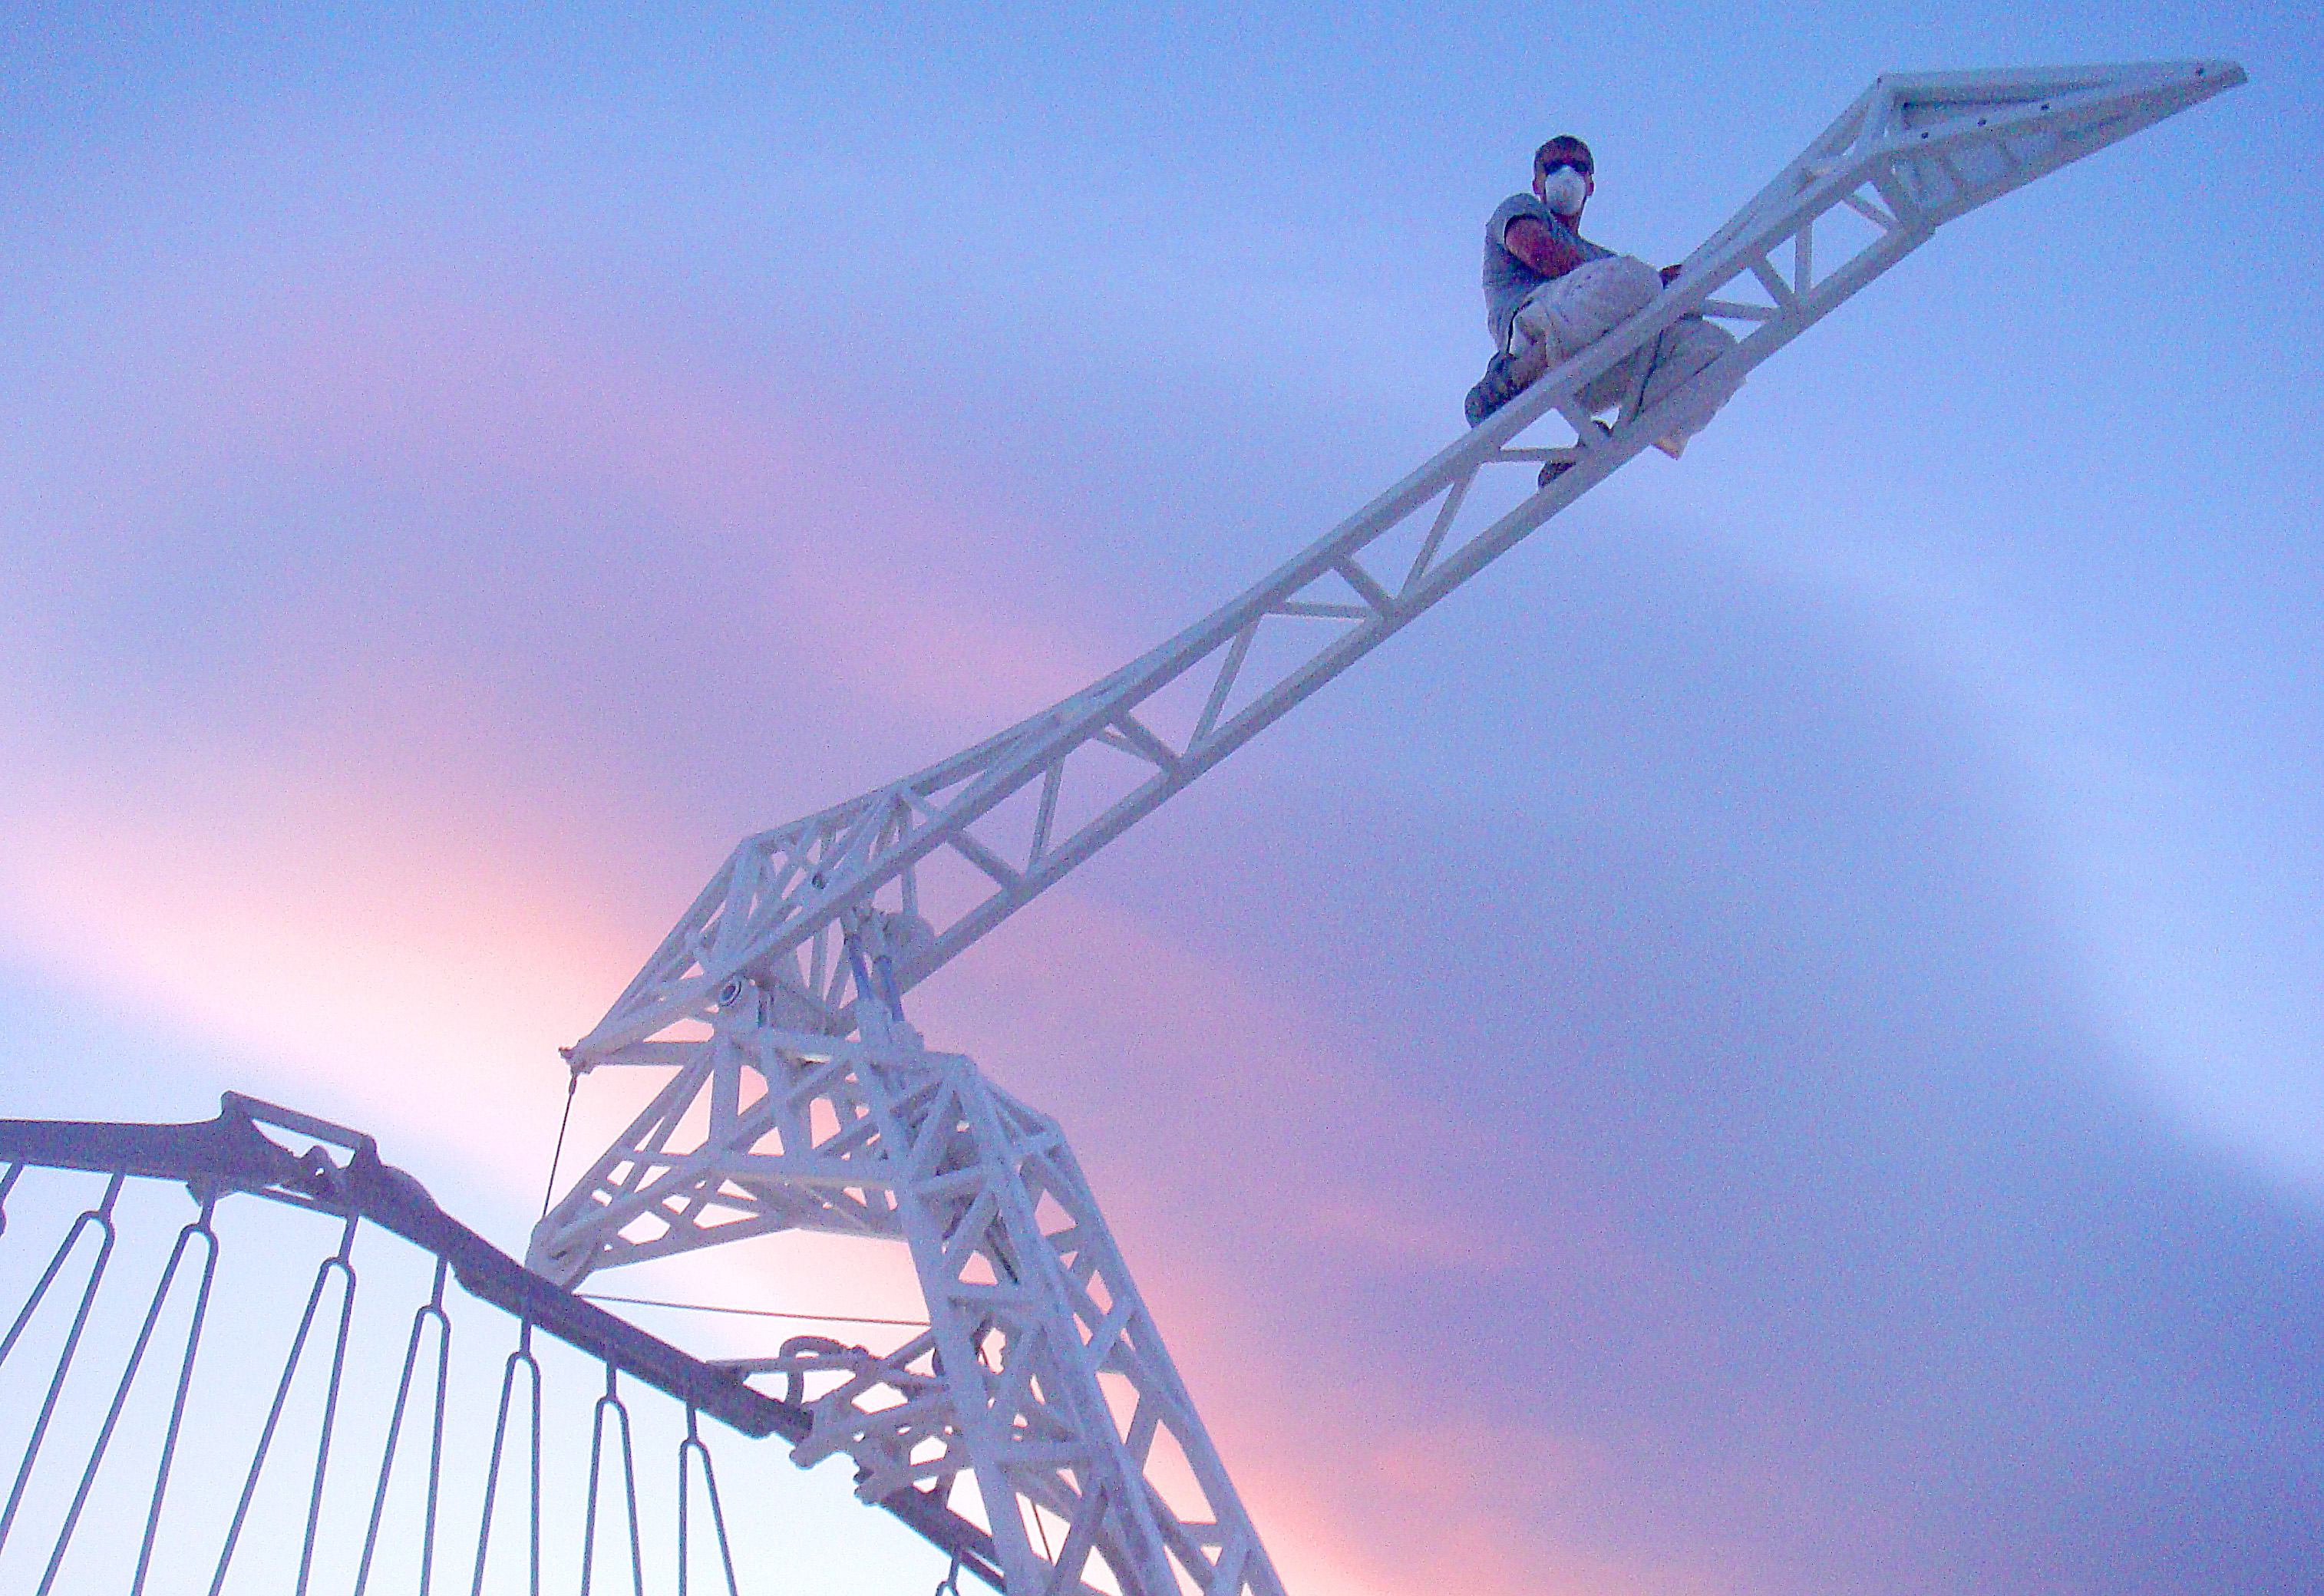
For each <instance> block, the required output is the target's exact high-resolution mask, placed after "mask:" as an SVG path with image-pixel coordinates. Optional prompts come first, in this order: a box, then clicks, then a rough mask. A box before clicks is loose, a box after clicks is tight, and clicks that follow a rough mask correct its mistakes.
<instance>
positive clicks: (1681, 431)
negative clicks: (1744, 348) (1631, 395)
mask: <svg viewBox="0 0 2324 1596" xmlns="http://www.w3.org/2000/svg"><path fill="white" fill-rule="evenodd" d="M1734 347H1735V337H1734V335H1733V334H1731V333H1729V332H1728V330H1727V329H1726V328H1724V327H1720V326H1712V325H1711V323H1709V322H1707V321H1705V320H1703V319H1702V318H1701V316H1681V317H1680V318H1679V319H1678V320H1676V321H1674V322H1673V323H1672V324H1671V325H1670V327H1669V328H1668V330H1666V331H1665V333H1664V334H1663V335H1662V341H1661V346H1660V348H1659V350H1658V351H1657V350H1655V349H1653V348H1652V347H1650V348H1649V351H1648V353H1650V354H1651V355H1652V356H1653V357H1654V362H1655V363H1654V369H1653V370H1652V371H1649V372H1648V373H1647V374H1646V392H1645V394H1644V395H1642V396H1641V398H1640V401H1639V403H1640V408H1641V409H1642V410H1651V409H1653V408H1655V406H1656V405H1658V404H1660V403H1662V401H1663V400H1664V399H1665V398H1667V397H1668V396H1669V395H1670V394H1672V393H1673V392H1674V391H1676V390H1677V389H1678V388H1679V387H1680V386H1681V385H1682V384H1683V383H1684V382H1685V381H1687V380H1688V379H1689V378H1691V377H1692V376H1693V375H1694V374H1695V373H1696V372H1697V371H1701V370H1702V369H1703V368H1704V367H1705V366H1708V365H1709V364H1711V362H1713V361H1715V360H1717V359H1718V358H1719V357H1720V355H1722V354H1725V353H1727V352H1728V351H1729V350H1730V349H1732V348H1734ZM1733 392H1734V390H1732V389H1729V390H1728V391H1727V392H1726V393H1720V394H1713V395H1710V396H1707V397H1704V396H1698V397H1696V398H1695V399H1692V400H1690V401H1689V402H1688V403H1687V405H1686V406H1685V407H1684V408H1683V409H1682V410H1680V411H1678V412H1676V413H1675V414H1674V415H1673V416H1672V417H1671V418H1670V419H1669V421H1668V422H1667V423H1666V424H1665V427H1664V429H1663V435H1662V436H1661V437H1659V438H1657V439H1656V440H1655V447H1657V448H1659V449H1661V450H1662V451H1663V453H1664V454H1668V455H1670V456H1671V457H1672V458H1673V459H1676V458H1677V457H1678V455H1679V453H1680V451H1682V450H1683V449H1684V448H1685V447H1686V441H1687V439H1689V438H1691V437H1692V436H1694V435H1695V434H1696V433H1698V432H1701V430H1702V429H1703V428H1704V427H1708V426H1710V425H1711V417H1713V416H1714V415H1716V414H1718V412H1719V407H1720V406H1721V405H1723V404H1725V403H1726V402H1727V400H1728V399H1729V397H1730V396H1731V395H1732V393H1733Z"/></svg>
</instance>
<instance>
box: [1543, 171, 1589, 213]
mask: <svg viewBox="0 0 2324 1596" xmlns="http://www.w3.org/2000/svg"><path fill="white" fill-rule="evenodd" d="M1541 197H1542V200H1543V202H1544V203H1545V204H1546V205H1547V206H1549V208H1550V209H1552V210H1554V211H1555V212H1556V213H1557V214H1558V215H1559V216H1580V215H1581V214H1582V201H1583V200H1585V199H1587V198H1589V197H1590V184H1589V182H1588V181H1587V179H1584V178H1583V177H1582V174H1581V173H1580V172H1578V171H1575V170H1573V169H1572V167H1570V166H1561V167H1559V168H1558V169H1557V170H1555V171H1554V172H1552V173H1550V174H1549V176H1547V177H1545V178H1544V179H1542V180H1541Z"/></svg>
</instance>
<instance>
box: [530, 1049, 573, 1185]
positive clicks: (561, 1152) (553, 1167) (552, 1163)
mask: <svg viewBox="0 0 2324 1596" xmlns="http://www.w3.org/2000/svg"><path fill="white" fill-rule="evenodd" d="M565 1068H566V1069H567V1072H568V1073H567V1075H566V1077H565V1114H564V1116H563V1117H562V1118H560V1119H559V1120H558V1122H557V1151H555V1152H552V1153H550V1154H549V1185H548V1187H547V1188H546V1189H544V1190H543V1191H542V1192H541V1194H540V1216H541V1217H542V1218H543V1219H546V1218H548V1217H549V1201H550V1199H552V1198H553V1197H556V1196H557V1166H558V1165H559V1164H561V1163H563V1162H564V1161H565V1133H566V1132H567V1130H568V1129H570V1128H571V1126H572V1124H573V1094H574V1093H576V1092H577V1091H579V1090H580V1089H581V1066H579V1065H578V1064H576V1063H574V1062H573V1060H572V1059H571V1058H570V1057H569V1056H568V1057H567V1059H566V1060H565Z"/></svg>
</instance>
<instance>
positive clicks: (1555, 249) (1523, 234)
mask: <svg viewBox="0 0 2324 1596" xmlns="http://www.w3.org/2000/svg"><path fill="white" fill-rule="evenodd" d="M1501 243H1504V244H1506V245H1507V246H1508V252H1509V253H1511V254H1513V255H1515V256H1516V257H1517V259H1518V260H1520V261H1524V262H1525V263H1526V265H1528V266H1530V267H1532V268H1533V269H1534V270H1535V271H1538V272H1540V273H1541V274H1542V275H1543V276H1544V277H1563V276H1564V275H1565V274H1566V273H1567V272H1569V271H1572V270H1573V269H1574V268H1575V267H1576V266H1579V265H1581V264H1582V259H1583V256H1582V252H1581V251H1580V250H1578V249H1575V248H1574V247H1573V246H1572V244H1570V243H1566V242H1565V241H1564V240H1563V239H1562V238H1560V237H1558V235H1557V234H1554V233H1552V232H1551V231H1550V230H1549V229H1548V228H1547V227H1545V226H1544V225H1542V223H1541V218H1539V217H1538V216H1519V217H1517V218H1516V219H1515V220H1514V221H1512V222H1511V223H1510V224H1509V225H1508V226H1507V227H1505V228H1503V229H1502V230H1501Z"/></svg>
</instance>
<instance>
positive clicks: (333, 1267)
mask: <svg viewBox="0 0 2324 1596" xmlns="http://www.w3.org/2000/svg"><path fill="white" fill-rule="evenodd" d="M355 1225H356V1218H355V1215H352V1214H350V1215H347V1222H346V1228H344V1229H343V1230H341V1231H340V1232H339V1250H338V1252H336V1253H334V1254H333V1255H332V1256H330V1257H328V1258H326V1259H324V1260H323V1261H322V1263H321V1264H320V1265H319V1266H318V1267H317V1269H316V1270H315V1284H314V1285H313V1287H312V1288H310V1289H309V1291H308V1293H307V1311H306V1312H305V1313H303V1314H301V1315H300V1316H299V1333H298V1335H294V1336H292V1337H291V1351H290V1353H289V1355H288V1356H286V1357H285V1358H284V1359H283V1360H282V1378H281V1380H279V1381H277V1382H276V1384H275V1387H274V1402H273V1405H272V1407H270V1408H268V1409H267V1410H266V1425H265V1427H264V1428H263V1429H262V1430H260V1431H259V1433H258V1447H257V1450H256V1451H254V1452H253V1453H252V1454H251V1458H250V1472H249V1473H247V1474H245V1475H244V1477H243V1481H242V1496H241V1499H240V1500H237V1501H236V1502H235V1507H234V1518H233V1521H232V1522H230V1523H229V1524H228V1525H227V1526H226V1544H225V1545H224V1546H220V1547H219V1548H218V1560H217V1573H214V1574H212V1575H211V1576H210V1588H209V1596H218V1592H219V1591H222V1590H224V1589H225V1588H226V1570H227V1569H228V1568H229V1567H230V1566H231V1565H232V1564H233V1563H234V1554H235V1547H236V1546H238V1545H240V1544H241V1541H242V1529H243V1525H244V1523H245V1522H247V1521H248V1519H249V1518H250V1503H251V1500H252V1499H253V1498H254V1497H255V1496H256V1495H257V1494H258V1477H259V1475H260V1474H261V1473H262V1472H264V1470H265V1468H266V1454H267V1453H268V1451H269V1450H270V1449H271V1448H272V1446H273V1445H274V1431H275V1427H276V1426H279V1425H280V1424H281V1422H282V1409H283V1408H284V1406H285V1405H286V1404H288V1403H289V1401H290V1400H291V1380H292V1378H293V1377H294V1376H296V1375H297V1374H298V1372H299V1360H300V1358H302V1357H304V1356H305V1355H306V1352H307V1337H308V1335H309V1334H310V1333H311V1332H312V1331H313V1330H314V1328H315V1314H316V1311H317V1310H318V1308H320V1307H322V1305H323V1288H324V1287H325V1286H327V1285H328V1284H329V1283H330V1280H331V1277H332V1276H333V1275H334V1274H337V1275H339V1276H340V1277H342V1279H343V1280H344V1281H345V1283H344V1284H343V1285H342V1286H341V1287H340V1288H339V1333H338V1340H339V1345H340V1349H341V1351H342V1353H344V1352H345V1349H346V1321H347V1317H348V1314H349V1310H350V1309H351V1308H352V1307H353V1306H354V1301H355V1270H352V1269H350V1268H349V1267H348V1265H347V1252H348V1250H349V1249H350V1248H351V1247H353V1246H354V1245H355ZM333 1389H334V1391H336V1390H337V1387H336V1380H335V1384H334V1388H333ZM323 1424H324V1431H325V1434H326V1435H328V1433H329V1428H330V1418H329V1416H328V1415H326V1416H325V1417H324V1421H323ZM320 1490H321V1486H320V1482H319V1481H318V1484H317V1491H318V1494H319V1492H320ZM311 1544H312V1537H311V1536H309V1546H310V1547H311ZM302 1567H303V1564H302Z"/></svg>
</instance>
